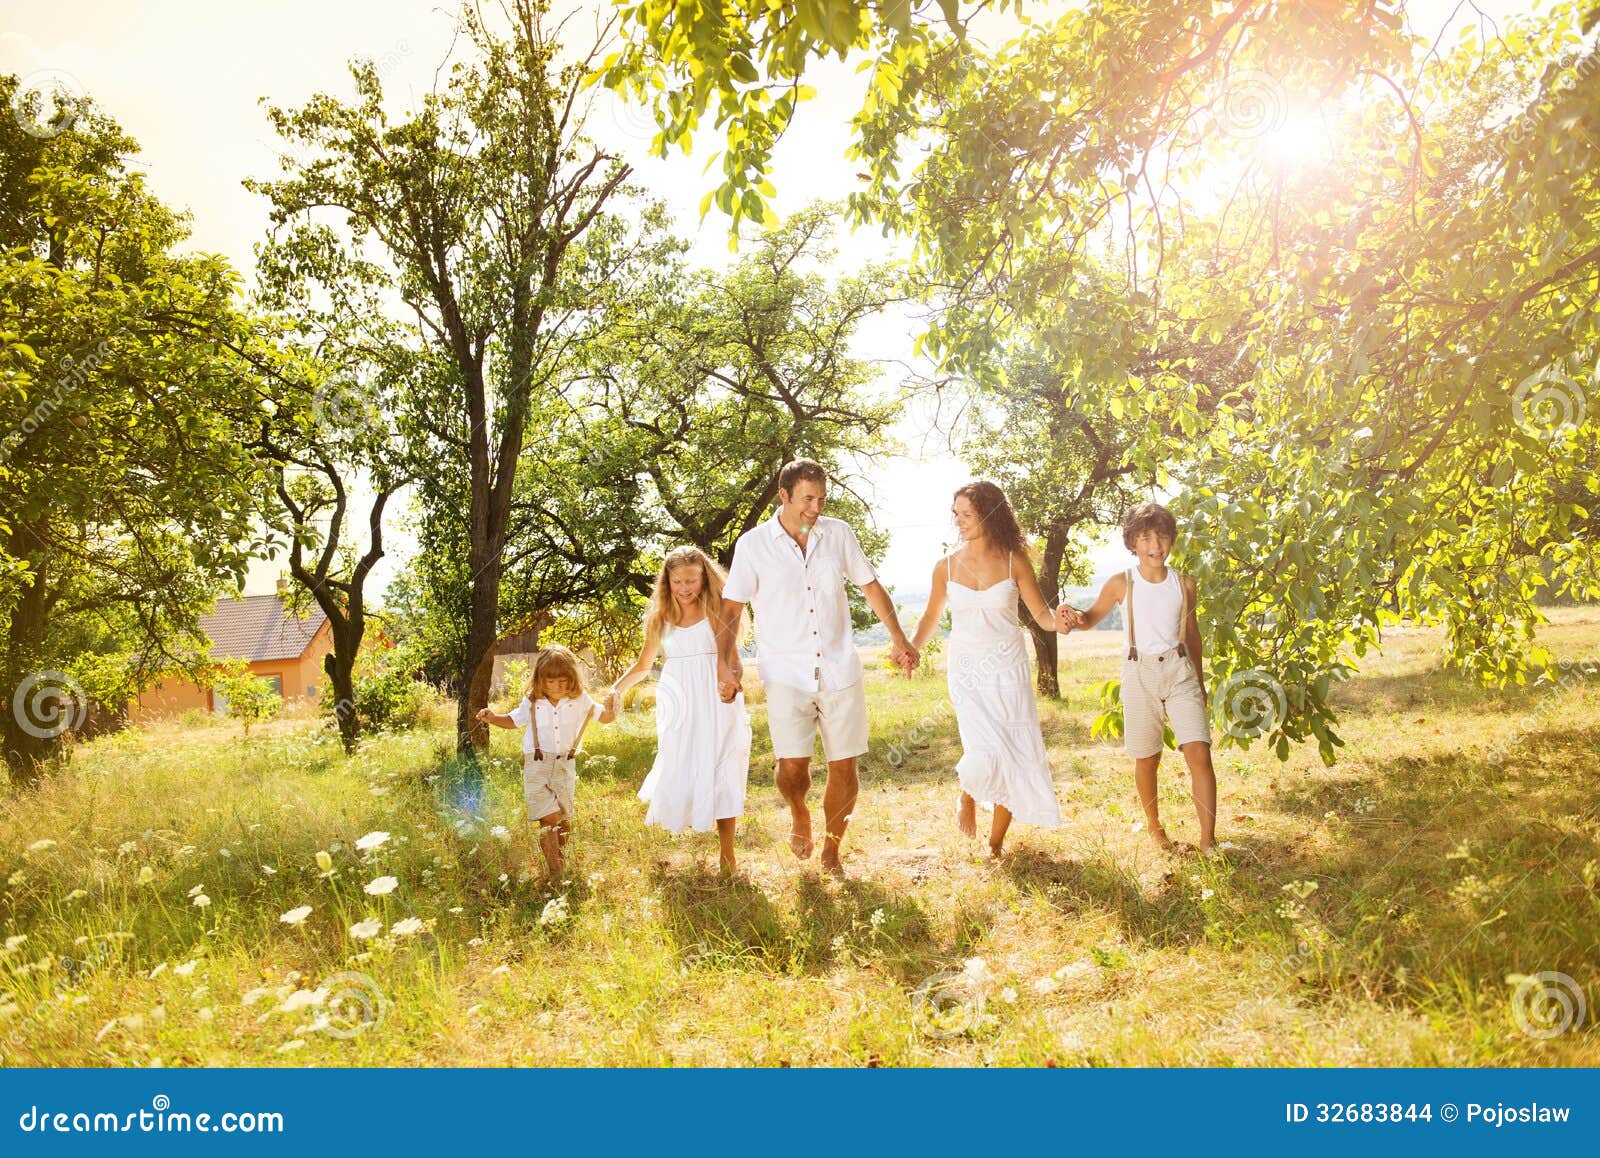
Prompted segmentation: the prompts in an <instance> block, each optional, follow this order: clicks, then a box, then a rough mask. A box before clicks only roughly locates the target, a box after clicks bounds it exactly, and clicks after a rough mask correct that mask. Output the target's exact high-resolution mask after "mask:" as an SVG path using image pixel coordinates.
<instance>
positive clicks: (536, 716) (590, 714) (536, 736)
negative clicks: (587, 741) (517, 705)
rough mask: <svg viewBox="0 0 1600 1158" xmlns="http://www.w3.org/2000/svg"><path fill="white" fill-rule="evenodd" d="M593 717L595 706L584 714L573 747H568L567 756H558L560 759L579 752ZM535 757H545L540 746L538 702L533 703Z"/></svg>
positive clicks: (569, 757)
mask: <svg viewBox="0 0 1600 1158" xmlns="http://www.w3.org/2000/svg"><path fill="white" fill-rule="evenodd" d="M598 706H599V705H598V704H597V705H595V707H598ZM592 719H594V707H591V708H590V709H589V711H588V712H587V713H586V714H585V715H584V717H583V723H582V724H580V725H579V726H578V735H577V736H576V737H575V738H574V739H573V741H572V747H570V748H568V749H567V754H566V755H565V756H561V757H558V758H559V759H562V760H570V759H571V758H572V757H574V756H576V755H577V754H578V746H579V745H580V744H582V743H583V734H584V732H586V731H588V730H589V721H590V720H592ZM533 758H534V759H535V760H543V759H544V749H543V748H541V747H539V705H538V704H537V703H535V704H534V705H533Z"/></svg>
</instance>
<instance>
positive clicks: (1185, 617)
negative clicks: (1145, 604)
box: [1123, 567, 1189, 659]
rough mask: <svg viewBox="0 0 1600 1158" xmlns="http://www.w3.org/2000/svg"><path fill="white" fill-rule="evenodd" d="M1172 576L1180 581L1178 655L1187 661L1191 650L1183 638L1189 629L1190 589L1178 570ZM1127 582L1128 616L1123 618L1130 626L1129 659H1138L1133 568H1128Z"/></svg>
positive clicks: (1125, 599) (1126, 600) (1125, 600)
mask: <svg viewBox="0 0 1600 1158" xmlns="http://www.w3.org/2000/svg"><path fill="white" fill-rule="evenodd" d="M1172 574H1173V575H1174V576H1175V577H1176V578H1177V580H1178V655H1179V656H1181V657H1182V658H1184V659H1187V658H1188V657H1189V649H1188V648H1186V647H1185V646H1184V645H1183V637H1184V634H1185V633H1186V632H1187V630H1188V627H1189V588H1188V587H1187V586H1185V585H1184V582H1183V576H1182V575H1181V574H1180V573H1179V572H1178V571H1177V570H1176V569H1174V570H1173V572H1172ZM1126 582H1127V585H1128V591H1127V595H1126V597H1125V598H1124V603H1125V605H1126V607H1127V614H1126V615H1124V616H1123V619H1125V620H1126V621H1127V625H1128V658H1129V659H1138V658H1139V649H1138V648H1137V647H1136V646H1134V642H1133V639H1134V635H1133V568H1131V567H1130V568H1128V575H1127V580H1126Z"/></svg>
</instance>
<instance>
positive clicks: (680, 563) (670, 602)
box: [644, 546, 745, 643]
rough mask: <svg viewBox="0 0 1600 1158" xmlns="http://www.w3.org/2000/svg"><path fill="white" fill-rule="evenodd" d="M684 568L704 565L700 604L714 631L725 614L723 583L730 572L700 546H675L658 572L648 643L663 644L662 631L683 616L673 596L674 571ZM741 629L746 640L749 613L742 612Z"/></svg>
mask: <svg viewBox="0 0 1600 1158" xmlns="http://www.w3.org/2000/svg"><path fill="white" fill-rule="evenodd" d="M683 567H698V568H700V600H699V606H700V610H701V612H702V613H704V614H705V616H706V618H708V619H709V620H711V625H712V629H713V630H715V628H716V624H717V620H718V619H719V618H720V617H721V616H722V585H723V584H724V583H726V582H727V581H728V573H727V572H726V571H724V570H723V569H722V568H721V567H720V566H719V565H718V564H717V561H716V560H715V559H713V558H712V557H711V556H710V555H707V554H706V553H705V552H704V551H702V550H701V549H700V548H699V547H695V546H687V547H674V548H673V549H672V550H670V551H668V552H667V557H666V558H665V559H663V560H661V571H660V573H659V574H657V575H656V585H655V588H654V589H653V590H652V591H651V592H650V606H649V608H648V610H646V611H645V614H644V638H645V642H646V643H660V642H661V634H662V632H663V631H665V630H666V628H667V626H668V625H669V624H670V625H671V626H673V627H677V626H678V625H679V623H680V621H681V619H682V613H681V612H680V611H679V608H678V601H677V600H676V599H674V598H673V597H672V573H673V572H674V571H677V570H679V569H681V568H683ZM737 632H738V635H737V638H738V639H739V640H740V641H743V639H744V635H745V614H744V612H742V611H741V612H740V613H739V625H738V628H737Z"/></svg>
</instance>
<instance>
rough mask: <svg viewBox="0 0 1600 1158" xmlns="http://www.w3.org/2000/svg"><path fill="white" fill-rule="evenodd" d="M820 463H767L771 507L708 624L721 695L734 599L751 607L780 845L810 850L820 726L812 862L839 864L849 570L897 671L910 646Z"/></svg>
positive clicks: (743, 539)
mask: <svg viewBox="0 0 1600 1158" xmlns="http://www.w3.org/2000/svg"><path fill="white" fill-rule="evenodd" d="M827 479H828V476H827V473H826V472H825V471H824V470H823V468H822V466H821V464H819V463H816V462H813V461H812V460H811V459H808V458H801V459H796V460H795V461H794V462H791V463H788V464H786V465H785V466H784V468H783V469H782V470H781V471H779V472H778V499H779V503H780V506H779V507H778V511H777V514H776V515H774V516H773V518H772V519H771V520H769V521H768V522H765V523H762V524H761V525H760V526H758V527H755V528H754V529H752V530H749V531H746V532H745V533H744V534H743V535H740V536H739V542H738V543H737V544H736V545H735V547H734V552H733V565H732V566H731V567H730V568H729V569H728V581H727V583H725V584H724V585H723V588H722V599H723V604H722V618H721V621H720V622H719V623H718V625H717V644H718V657H717V682H718V685H719V688H720V691H721V694H722V698H723V700H724V701H731V700H732V699H733V697H734V695H735V694H736V693H737V691H738V689H739V684H740V680H741V679H742V678H743V675H744V670H743V665H742V664H741V663H740V662H739V649H738V645H737V641H736V638H735V632H736V631H737V630H738V627H737V625H738V622H739V615H740V613H741V612H742V611H743V610H744V605H745V604H746V603H750V604H752V605H753V607H754V609H755V630H756V663H757V668H758V670H759V671H760V673H761V682H762V684H763V685H764V686H765V687H766V692H767V724H768V727H769V728H770V729H771V731H772V751H773V755H774V756H776V757H777V761H778V772H777V782H778V791H779V792H780V793H781V794H782V795H783V798H784V799H785V800H786V801H788V804H789V810H790V812H791V814H792V815H793V828H792V830H791V832H790V834H789V846H790V847H791V848H792V849H793V850H794V852H795V855H797V856H799V857H800V858H801V859H805V858H806V857H809V856H810V855H811V851H812V847H813V844H812V836H811V810H810V809H809V808H808V807H807V805H806V794H807V793H808V792H809V791H810V790H811V754H812V750H813V747H814V745H815V744H816V737H817V732H818V730H819V728H820V730H821V732H822V751H823V756H824V758H825V759H826V760H827V762H828V785H827V788H826V789H825V790H824V792H823V796H822V814H823V823H824V828H825V832H826V835H825V836H824V838H823V844H822V867H823V868H824V869H826V870H828V871H829V872H837V871H839V846H840V843H841V842H842V841H843V840H844V830H845V825H846V824H847V823H848V822H849V819H850V813H851V811H852V810H853V809H854V808H855V804H856V794H857V792H858V791H859V789H860V781H859V779H858V777H857V774H856V760H857V757H859V756H861V755H862V754H863V753H865V752H866V750H867V701H866V694H865V691H864V688H863V686H862V681H861V657H860V656H859V655H858V654H857V653H856V649H855V643H854V641H853V640H852V638H851V629H850V604H849V600H848V599H847V598H846V595H845V587H844V581H845V580H846V579H849V580H850V582H852V583H854V584H855V585H856V586H857V587H860V588H861V591H862V593H863V594H864V595H865V596H866V598H867V604H868V605H869V606H870V607H871V608H872V611H873V614H875V615H876V616H877V617H878V619H879V621H880V622H881V623H882V624H883V625H884V626H885V627H886V628H888V629H889V638H890V640H891V642H892V645H893V647H894V661H895V663H896V664H898V665H899V666H901V667H902V668H903V669H904V670H905V672H906V674H907V675H910V674H911V670H912V669H913V668H915V667H916V666H917V663H918V656H917V653H916V652H915V651H914V650H912V647H911V644H910V642H909V641H908V640H907V639H906V636H905V632H904V630H902V629H901V627H900V620H899V619H898V618H897V617H896V615H895V611H894V604H893V602H891V600H890V599H889V593H888V592H887V591H886V590H884V588H883V585H882V584H881V583H879V582H878V576H877V573H876V572H875V571H874V570H873V569H872V564H871V563H869V562H868V561H867V557H866V554H865V553H864V552H863V551H862V550H861V544H860V542H859V541H858V540H857V539H856V535H855V532H854V531H853V530H851V528H850V525H849V524H848V523H845V522H843V521H841V520H839V519H830V518H825V517H823V514H822V506H823V503H824V502H826V501H827Z"/></svg>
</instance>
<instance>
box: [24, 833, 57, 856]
mask: <svg viewBox="0 0 1600 1158" xmlns="http://www.w3.org/2000/svg"><path fill="white" fill-rule="evenodd" d="M55 846H56V842H55V841H53V840H51V839H50V838H49V837H45V838H44V839H43V840H36V841H34V842H33V843H32V844H30V845H29V846H28V851H29V852H44V851H45V850H47V849H52V848H54V847H55Z"/></svg>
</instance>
